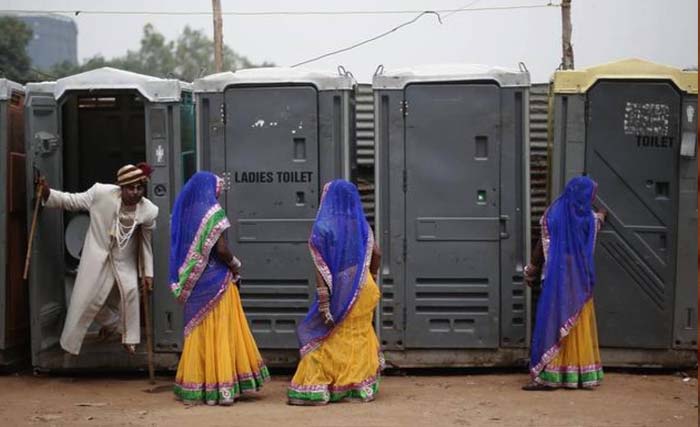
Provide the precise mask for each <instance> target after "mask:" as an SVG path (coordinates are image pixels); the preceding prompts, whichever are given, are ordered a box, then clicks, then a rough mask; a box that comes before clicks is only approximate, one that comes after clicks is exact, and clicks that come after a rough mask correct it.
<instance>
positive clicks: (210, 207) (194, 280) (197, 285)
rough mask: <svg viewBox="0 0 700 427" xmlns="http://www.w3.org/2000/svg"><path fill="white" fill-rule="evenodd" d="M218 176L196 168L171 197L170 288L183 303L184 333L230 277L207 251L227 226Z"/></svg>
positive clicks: (194, 325)
mask: <svg viewBox="0 0 700 427" xmlns="http://www.w3.org/2000/svg"><path fill="white" fill-rule="evenodd" d="M221 186H222V180H221V179H220V178H219V177H217V176H216V175H214V174H212V173H209V172H197V173H196V174H195V175H193V176H192V177H191V178H190V179H189V181H187V184H185V186H184V187H183V189H182V191H181V192H180V194H179V195H178V196H177V199H176V200H175V205H174V206H173V213H172V217H171V225H170V272H169V283H170V288H171V290H172V292H173V294H174V295H175V298H177V299H178V301H180V302H182V303H184V304H185V336H187V335H188V334H189V332H190V331H192V330H193V329H194V328H195V327H196V326H197V324H198V323H199V322H201V320H202V319H203V318H204V317H205V316H206V314H207V313H208V312H209V311H210V310H211V309H212V308H213V307H214V306H215V305H216V302H217V301H218V300H219V298H220V297H221V296H222V295H223V293H224V291H225V290H226V287H227V285H228V284H229V282H230V280H231V273H230V270H229V269H228V267H227V266H226V264H225V263H224V262H223V261H221V260H220V259H218V257H216V256H214V255H212V256H210V255H211V250H212V248H213V247H214V245H215V244H216V242H217V240H219V237H220V236H221V234H222V233H223V232H224V231H225V230H226V229H227V228H229V227H230V223H229V221H228V219H227V218H226V213H225V212H224V210H223V208H222V207H221V205H219V202H218V196H219V193H220V192H221Z"/></svg>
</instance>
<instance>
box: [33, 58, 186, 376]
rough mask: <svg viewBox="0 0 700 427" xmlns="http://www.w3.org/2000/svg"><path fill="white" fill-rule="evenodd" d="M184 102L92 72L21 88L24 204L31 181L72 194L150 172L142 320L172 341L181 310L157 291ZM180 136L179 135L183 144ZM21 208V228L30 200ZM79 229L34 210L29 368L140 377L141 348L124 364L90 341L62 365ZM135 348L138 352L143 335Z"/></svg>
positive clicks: (180, 87) (169, 88)
mask: <svg viewBox="0 0 700 427" xmlns="http://www.w3.org/2000/svg"><path fill="white" fill-rule="evenodd" d="M188 102H189V105H188ZM191 102H192V97H191V93H190V89H189V85H188V84H184V83H182V82H180V81H177V80H166V79H159V78H155V77H151V76H145V75H141V74H136V73H131V72H126V71H122V70H117V69H113V68H101V69H97V70H93V71H88V72H85V73H82V74H77V75H74V76H70V77H66V78H63V79H59V80H57V81H55V82H43V83H30V84H28V85H27V100H26V110H25V112H26V122H27V126H26V130H27V132H26V135H25V140H26V149H27V171H26V186H27V187H26V188H27V191H28V192H29V194H33V192H34V180H35V177H36V175H38V174H42V175H44V176H46V177H47V179H48V181H49V183H50V185H51V186H52V188H56V189H60V190H63V191H70V192H81V191H86V190H87V189H88V188H89V187H90V186H92V184H94V183H95V182H102V183H114V182H115V181H116V172H117V170H118V168H119V167H120V166H121V165H123V164H125V163H137V162H139V161H147V162H148V163H150V164H151V165H152V166H153V167H154V172H153V175H152V176H151V181H150V183H149V185H148V188H147V197H148V198H149V199H150V200H151V201H152V202H154V203H155V204H156V205H157V206H158V208H159V216H158V218H157V228H156V230H155V232H154V234H153V251H154V270H155V271H154V275H155V283H154V288H155V289H154V295H153V297H152V304H151V309H152V317H153V320H154V322H153V323H154V325H155V330H156V332H157V331H159V330H166V331H170V332H171V335H177V336H178V337H179V336H181V335H182V329H181V327H178V325H176V324H174V322H175V321H176V320H177V318H176V315H175V314H176V313H178V312H179V311H180V310H181V308H180V307H179V306H178V304H177V303H176V302H175V300H174V298H173V297H172V296H171V295H170V292H169V287H168V284H167V277H168V254H169V249H170V247H169V245H170V243H169V241H170V238H169V235H170V233H169V218H170V208H171V206H172V203H173V200H174V197H175V194H176V192H177V191H178V189H179V188H180V186H181V184H182V178H181V177H182V176H183V175H184V173H185V172H184V170H183V169H184V167H185V166H184V165H189V164H191V162H183V161H182V158H181V153H182V152H183V151H187V149H183V147H185V146H186V147H191V146H193V144H192V143H191V140H192V139H193V136H194V123H193V122H194V116H193V114H189V116H188V115H187V114H183V110H188V109H189V110H191ZM188 117H189V119H188ZM183 120H189V121H190V122H191V123H189V124H188V123H183ZM182 129H189V133H190V135H189V137H188V136H187V135H184V134H183V133H182V132H181V130H182ZM188 138H189V141H190V142H189V143H188V142H187V141H188ZM27 202H28V206H29V210H28V215H29V216H30V218H31V215H32V212H33V204H34V197H29V198H28V200H27ZM87 222H88V221H87V219H86V218H85V217H83V218H80V216H79V215H78V216H76V215H75V214H72V213H66V212H62V211H60V210H56V209H43V210H42V211H41V213H40V215H39V220H38V222H37V230H36V236H35V239H34V244H33V247H32V263H31V268H30V276H29V292H30V296H29V298H30V314H31V332H32V334H31V342H32V346H31V347H32V363H33V365H34V366H35V367H36V368H38V369H52V368H66V367H71V368H89V367H97V366H100V367H110V368H130V367H136V366H139V367H143V366H145V363H146V356H145V347H143V346H142V347H139V348H138V349H137V356H136V357H133V358H130V357H129V356H128V355H127V354H126V352H124V351H123V350H122V349H121V348H120V346H118V343H109V344H105V343H97V342H94V340H91V339H90V334H88V337H86V340H85V341H84V342H83V347H82V349H81V355H80V356H79V357H78V358H70V359H64V358H63V357H62V354H63V352H62V350H61V349H60V348H59V346H58V340H59V337H60V335H61V331H62V329H63V322H64V318H65V314H66V310H67V304H68V301H69V300H70V292H71V289H72V283H73V281H74V276H75V272H76V268H77V266H78V258H79V251H80V248H82V241H83V239H84V233H85V231H86V224H87ZM163 324H165V326H163ZM159 327H160V329H159ZM178 337H176V338H173V339H172V340H171V341H166V342H167V343H168V345H167V346H166V345H161V346H156V351H161V352H174V351H179V350H180V349H181V348H180V347H179V343H180V342H181V338H178ZM156 338H157V334H156ZM141 341H142V344H143V343H144V342H145V334H142V340H141ZM156 342H158V341H157V340H156ZM59 356H60V357H59ZM168 357H170V359H168ZM156 360H157V361H158V360H159V359H156ZM163 360H164V361H163V362H162V363H163V364H165V366H171V365H172V364H173V363H176V361H177V356H176V355H175V356H172V357H171V356H170V355H164V356H163ZM173 360H174V362H173Z"/></svg>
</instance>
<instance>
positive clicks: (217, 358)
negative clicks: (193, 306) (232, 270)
mask: <svg viewBox="0 0 700 427" xmlns="http://www.w3.org/2000/svg"><path fill="white" fill-rule="evenodd" d="M269 379H270V374H269V372H268V371H267V367H265V365H264V363H263V361H262V357H261V356H260V352H259V351H258V348H257V346H256V345H255V340H254V339H253V335H252V334H251V332H250V328H249V327H248V321H247V319H246V317H245V314H244V313H243V307H242V305H241V297H240V295H239V293H238V288H237V287H236V286H235V285H234V284H233V283H231V284H229V286H228V289H227V290H226V291H224V295H223V296H222V297H221V300H220V301H219V302H218V303H217V305H216V307H214V309H212V310H211V312H210V313H209V314H207V316H206V317H205V318H204V319H203V320H202V321H201V323H200V324H199V325H197V326H196V327H195V328H194V329H193V330H192V332H190V334H189V335H188V336H187V337H185V345H184V348H183V350H182V356H181V357H180V364H179V365H178V368H177V375H176V377H175V396H176V398H178V399H179V400H183V401H185V402H190V403H201V402H205V403H207V404H209V405H214V404H217V403H219V404H231V403H233V401H234V399H235V398H236V397H237V396H239V395H240V394H241V393H243V392H248V391H257V390H259V389H260V387H262V384H263V383H264V382H266V381H269Z"/></svg>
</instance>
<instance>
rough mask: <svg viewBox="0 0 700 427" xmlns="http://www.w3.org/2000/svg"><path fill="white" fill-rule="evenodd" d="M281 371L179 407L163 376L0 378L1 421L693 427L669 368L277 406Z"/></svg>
mask: <svg viewBox="0 0 700 427" xmlns="http://www.w3.org/2000/svg"><path fill="white" fill-rule="evenodd" d="M289 378H290V377H289V376H275V377H274V379H273V381H272V382H271V383H268V384H267V385H266V387H265V388H264V389H263V391H262V392H261V393H259V394H257V395H253V396H252V397H246V398H243V399H241V400H240V401H238V402H237V403H236V404H234V405H233V406H232V407H228V408H227V407H207V406H197V407H185V406H183V405H182V404H180V403H179V402H176V401H175V400H174V399H173V396H172V394H171V393H170V392H169V390H168V388H167V386H166V385H167V384H168V380H169V379H168V378H166V377H164V378H161V380H160V382H159V384H161V385H163V386H162V387H160V389H161V391H160V392H156V393H147V392H145V391H144V390H146V389H148V388H149V385H148V384H147V382H146V381H145V380H143V379H141V378H134V377H130V378H114V377H105V378H96V377H74V378H71V377H33V376H31V375H22V376H0V425H2V426H12V427H14V426H18V425H37V426H40V425H47V426H48V425H92V426H107V425H152V426H161V425H163V426H176V425H192V426H202V427H204V426H218V425H222V426H223V425H228V426H251V427H252V426H276V427H287V426H304V427H311V426H323V427H335V426H356V427H360V426H362V427H364V426H417V425H426V426H427V425H431V426H490V425H494V426H664V425H668V426H697V425H698V383H697V379H696V378H687V379H685V381H684V379H683V378H682V377H680V376H677V375H641V374H622V373H609V374H606V377H605V380H604V385H603V386H602V387H601V388H599V389H598V390H595V391H567V390H561V391H555V392H529V393H528V392H523V391H521V390H520V386H521V385H522V383H523V381H525V380H526V376H525V375H519V374H500V375H490V374H489V375H483V374H482V375H459V376H457V375H450V376H412V375H409V376H388V377H385V378H383V380H382V383H381V387H380V392H379V396H378V398H377V400H376V401H375V402H372V403H368V404H359V403H337V404H331V405H329V406H327V407H306V408H300V407H291V406H287V405H286V404H285V387H286V385H287V381H289Z"/></svg>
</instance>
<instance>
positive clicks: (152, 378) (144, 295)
mask: <svg viewBox="0 0 700 427" xmlns="http://www.w3.org/2000/svg"><path fill="white" fill-rule="evenodd" d="M138 239H139V245H138V249H137V250H138V261H137V262H138V265H139V271H140V273H141V280H142V282H141V302H142V304H143V317H144V318H145V326H146V354H147V356H148V380H149V382H150V383H151V384H155V383H156V375H155V372H154V369H153V336H152V334H151V310H150V309H149V305H148V289H146V283H145V281H143V279H144V274H143V260H142V259H141V247H142V245H141V243H142V240H143V235H142V234H141V229H140V227H139V233H138Z"/></svg>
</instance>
